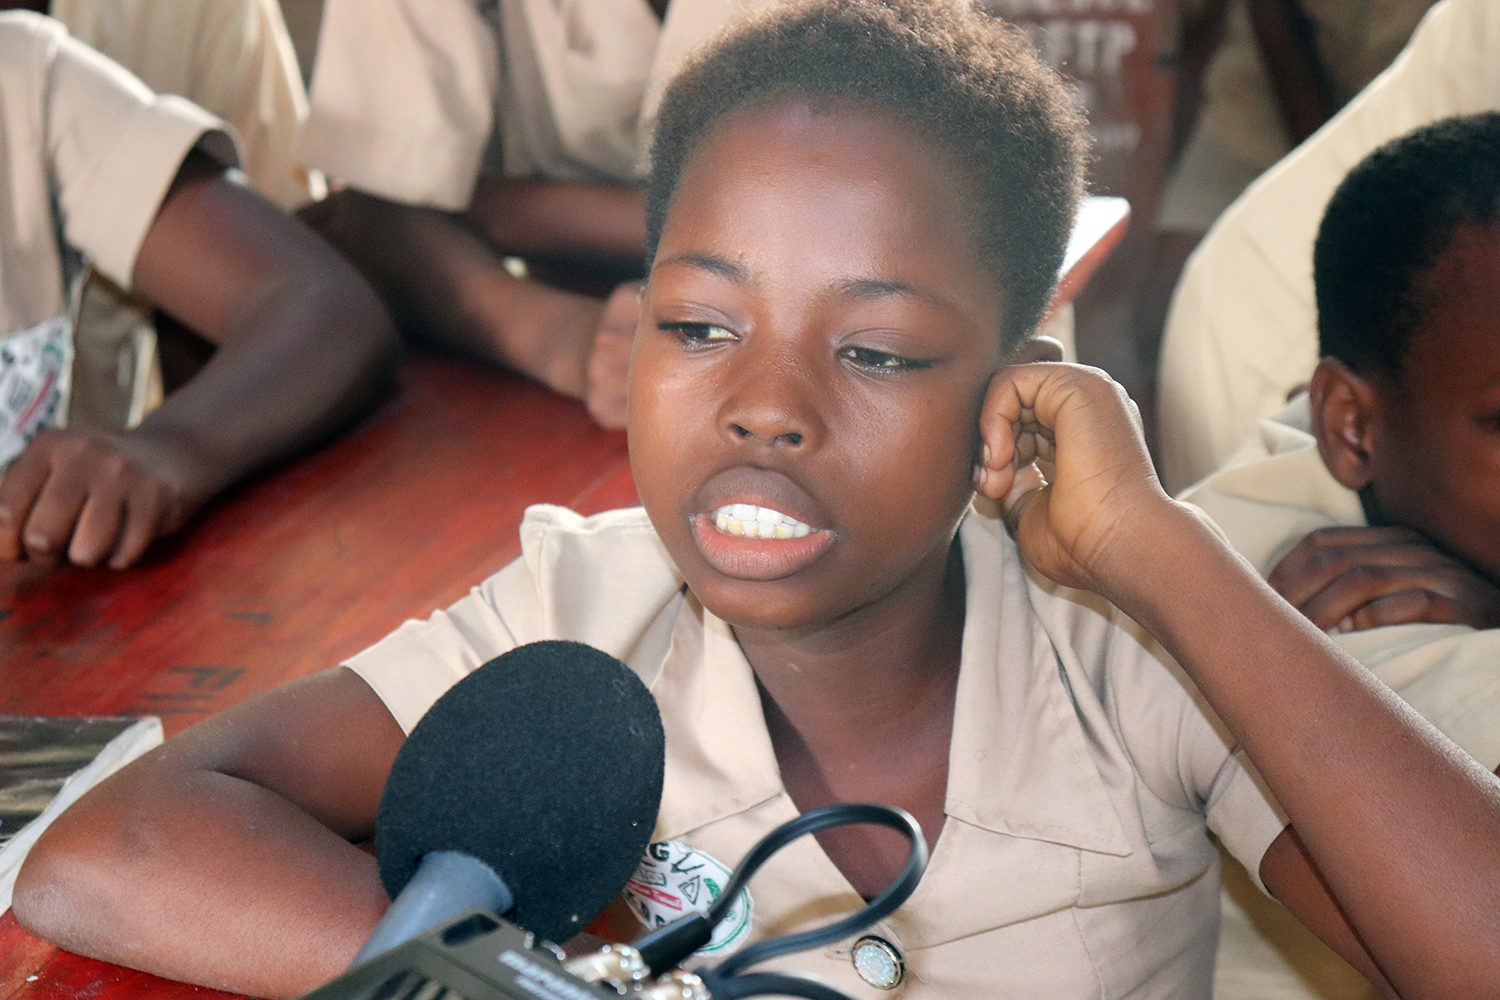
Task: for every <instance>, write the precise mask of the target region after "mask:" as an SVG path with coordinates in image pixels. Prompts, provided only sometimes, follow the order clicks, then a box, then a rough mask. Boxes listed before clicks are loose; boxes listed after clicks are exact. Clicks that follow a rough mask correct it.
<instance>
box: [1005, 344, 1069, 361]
mask: <svg viewBox="0 0 1500 1000" xmlns="http://www.w3.org/2000/svg"><path fill="white" fill-rule="evenodd" d="M1062 359H1063V345H1062V341H1060V340H1057V339H1055V338H1053V337H1031V338H1029V339H1027V340H1023V341H1021V343H1020V344H1018V345H1016V349H1015V351H1013V352H1012V353H1011V356H1010V364H1013V365H1029V364H1031V363H1032V362H1034V361H1061V360H1062Z"/></svg>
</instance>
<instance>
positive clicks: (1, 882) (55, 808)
mask: <svg viewBox="0 0 1500 1000" xmlns="http://www.w3.org/2000/svg"><path fill="white" fill-rule="evenodd" d="M7 719H8V720H10V721H11V722H15V723H18V724H23V725H24V724H25V723H26V722H27V721H28V720H27V719H25V718H17V717H13V716H0V725H3V724H4V722H5V720H7ZM32 721H36V722H39V723H49V722H60V721H64V720H54V719H46V718H38V719H35V720H32ZM161 742H162V728H161V720H160V719H158V718H157V717H156V716H154V715H147V716H143V717H141V718H139V719H136V720H135V721H134V723H133V724H131V725H130V726H128V727H127V728H126V729H124V730H123V731H122V732H120V734H119V735H117V736H115V737H114V738H113V739H111V740H110V741H109V742H108V743H106V744H105V745H104V748H103V749H102V750H100V751H99V752H98V753H96V754H95V755H94V757H93V759H92V760H90V761H89V762H88V763H87V764H85V765H84V766H83V767H80V768H79V769H78V770H76V771H74V772H73V773H72V774H71V775H69V776H68V779H67V781H65V782H63V785H62V787H61V788H60V789H58V791H57V794H56V795H55V796H54V797H53V799H52V801H51V802H49V803H47V807H46V808H45V809H43V810H42V811H41V813H40V814H39V815H38V816H37V817H36V818H35V819H33V820H31V821H29V822H28V823H27V824H26V825H25V826H23V827H22V828H21V829H20V830H19V831H17V833H16V834H15V836H13V837H10V839H9V840H6V841H5V842H4V845H5V846H3V847H0V913H4V912H5V911H6V910H8V909H10V896H11V890H12V889H13V888H14V887H15V884H16V873H17V872H18V871H20V870H21V862H22V861H25V860H26V854H27V852H28V851H30V850H31V846H32V845H33V844H35V843H36V842H37V839H38V838H39V837H41V835H42V831H44V830H46V829H47V827H48V826H50V825H51V823H52V821H53V820H55V819H56V818H57V817H58V816H60V815H61V814H62V812H63V810H64V809H66V808H68V806H70V805H72V804H73V803H74V802H76V801H78V799H79V797H80V796H82V795H83V793H84V792H86V791H88V790H89V789H90V788H93V787H94V786H95V785H97V784H99V782H101V781H103V780H104V779H105V778H107V777H109V776H110V775H111V774H114V773H115V772H116V771H118V770H119V769H120V768H122V767H124V766H125V765H126V764H128V763H130V762H131V761H133V760H135V759H136V758H137V757H139V756H140V755H141V754H143V753H145V752H146V751H147V750H150V749H151V748H152V747H155V746H158V745H160V744H161ZM97 745H98V744H97V743H96V744H95V746H97Z"/></svg>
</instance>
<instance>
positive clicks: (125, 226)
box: [44, 29, 237, 288]
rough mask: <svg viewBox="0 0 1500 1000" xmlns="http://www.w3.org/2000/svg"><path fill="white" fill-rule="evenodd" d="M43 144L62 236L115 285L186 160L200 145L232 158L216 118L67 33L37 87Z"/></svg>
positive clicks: (125, 275)
mask: <svg viewBox="0 0 1500 1000" xmlns="http://www.w3.org/2000/svg"><path fill="white" fill-rule="evenodd" d="M44 117H45V121H46V129H47V140H46V151H47V156H48V160H49V162H50V164H51V166H52V172H53V183H54V186H55V191H56V197H57V202H58V206H59V208H60V210H61V216H62V219H61V221H62V229H63V233H64V235H65V237H66V238H67V241H68V242H69V243H70V244H72V245H73V246H74V247H77V248H78V249H79V250H80V251H82V252H83V253H84V254H85V255H86V256H87V257H89V258H90V259H91V260H92V261H93V263H94V265H95V266H96V267H97V268H98V269H99V270H100V271H102V272H104V273H105V274H106V275H107V276H108V277H109V278H110V279H111V280H113V281H114V282H115V283H116V284H118V285H121V286H122V287H126V288H128V287H130V285H131V280H132V277H133V274H134V271H135V259H136V255H137V254H138V253H139V252H140V248H141V244H142V243H143V242H144V241H145V238H146V233H147V232H148V231H149V230H150V228H151V224H152V222H153V221H154V220H155V218H156V212H157V209H158V208H159V207H160V206H161V202H162V199H163V198H164V197H165V196H166V193H167V189H168V188H169V187H170V186H171V183H172V180H173V178H174V177H176V176H177V171H178V168H179V167H181V165H182V160H183V158H184V157H185V156H186V155H187V154H188V152H189V150H191V149H192V148H193V147H194V146H195V145H202V147H203V148H204V149H205V151H207V152H209V153H210V155H213V156H214V157H215V158H216V159H219V160H220V161H222V162H224V163H225V164H226V165H233V164H235V163H236V162H237V155H236V153H235V150H234V145H233V142H232V141H231V140H230V138H229V136H228V135H227V134H226V133H224V132H223V131H221V129H222V123H221V122H220V121H219V120H218V119H217V118H215V117H214V116H213V115H211V114H209V113H208V112H206V111H204V110H203V109H202V108H199V107H198V106H196V105H194V104H192V103H190V102H188V101H186V100H184V99H183V98H181V97H176V96H172V95H162V96H158V95H156V94H153V93H152V92H151V91H150V90H149V89H148V88H147V87H146V86H145V84H143V83H141V82H140V81H139V80H137V79H136V78H135V77H133V76H131V75H130V73H128V72H127V71H126V70H124V69H122V68H121V67H120V66H118V65H117V64H115V63H113V62H111V61H109V60H108V59H106V58H105V57H104V56H102V55H100V54H99V53H97V52H95V51H93V50H92V49H89V48H88V47H86V46H84V45H82V44H81V43H79V42H77V41H75V40H73V39H72V38H70V37H68V36H67V35H65V34H62V33H61V30H60V29H59V33H58V34H57V36H56V43H55V47H54V48H53V51H52V55H51V59H50V60H49V62H48V66H47V83H46V88H45V92H44Z"/></svg>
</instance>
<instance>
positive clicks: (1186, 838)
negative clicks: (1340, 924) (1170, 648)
mask: <svg viewBox="0 0 1500 1000" xmlns="http://www.w3.org/2000/svg"><path fill="white" fill-rule="evenodd" d="M959 538H960V544H961V546H962V549H963V558H964V571H965V574H966V579H967V602H968V603H967V609H966V618H965V626H964V637H963V654H962V656H963V658H962V664H961V667H960V672H959V681H958V697H957V708H956V714H955V717H954V723H953V741H952V747H951V751H950V758H949V774H948V786H947V801H946V805H945V811H946V814H947V819H946V822H945V825H944V827H943V830H942V833H941V836H940V837H939V839H938V841H937V846H936V849H935V851H934V852H933V855H932V860H931V863H930V865H929V866H928V868H927V872H926V875H925V876H924V877H923V879H922V882H921V884H920V885H919V886H918V888H917V890H916V893H915V894H914V895H913V896H912V897H911V899H910V900H908V901H907V902H906V903H905V904H904V905H903V906H902V907H901V908H900V909H899V910H898V911H897V912H896V913H894V914H892V915H891V916H890V917H889V918H887V919H886V920H884V921H882V922H881V924H879V925H877V927H876V928H874V929H873V930H872V932H871V933H874V934H876V935H877V936H879V937H881V938H883V939H884V940H886V941H887V942H889V943H890V944H891V945H892V946H893V947H894V948H895V949H896V950H897V951H899V953H900V954H901V955H902V957H903V958H904V961H905V965H906V979H905V982H904V983H903V984H902V985H901V986H899V987H897V988H896V990H895V991H893V992H890V993H885V992H882V991H880V990H877V989H875V988H873V987H872V986H870V985H868V984H866V983H865V982H864V981H863V980H862V979H861V978H860V977H859V975H858V974H857V973H856V971H855V969H854V966H853V964H852V962H851V959H850V945H851V942H848V941H844V942H840V943H838V944H837V945H835V946H832V947H829V948H826V949H823V950H820V951H815V952H812V953H803V954H799V955H792V956H788V957H786V958H783V959H779V960H777V961H775V962H772V963H768V964H769V965H770V966H771V967H774V968H779V969H782V970H788V971H800V972H805V973H813V974H816V975H820V976H823V977H825V978H827V979H829V980H832V981H833V982H834V983H836V984H837V985H838V986H839V987H840V988H842V989H844V990H846V991H848V992H849V993H851V994H852V995H853V996H855V997H865V998H875V997H879V996H910V997H913V998H938V997H945V998H950V997H951V998H961V997H984V996H993V997H1023V998H1042V997H1045V998H1048V1000H1068V998H1082V997H1093V998H1106V997H1107V998H1110V1000H1125V998H1153V1000H1161V998H1168V997H1172V998H1183V1000H1188V998H1192V1000H1202V998H1203V997H1205V996H1207V995H1208V990H1209V988H1210V981H1211V978H1212V960H1213V949H1214V941H1215V934H1216V930H1217V921H1218V912H1219V904H1218V895H1219V889H1218V871H1217V868H1218V865H1217V855H1216V853H1215V851H1214V848H1213V847H1212V846H1211V845H1210V842H1209V840H1208V838H1207V836H1206V828H1207V827H1212V828H1213V829H1215V830H1217V831H1218V832H1219V834H1220V835H1221V836H1222V837H1223V838H1224V839H1225V841H1226V842H1227V843H1229V844H1230V845H1231V847H1232V848H1233V850H1234V851H1235V853H1236V855H1237V856H1238V857H1240V858H1242V859H1243V860H1244V861H1245V863H1246V864H1247V865H1248V866H1249V867H1250V868H1252V869H1257V868H1258V867H1259V862H1260V858H1261V855H1262V854H1263V853H1264V851H1265V848H1266V847H1267V846H1268V845H1269V843H1270V842H1271V841H1272V840H1273V839H1274V838H1275V837H1276V836H1277V835H1278V834H1279V833H1280V832H1281V830H1282V829H1283V828H1284V821H1283V819H1282V818H1281V817H1280V816H1279V815H1278V813H1277V811H1276V809H1275V807H1274V806H1273V805H1272V804H1271V803H1270V801H1269V799H1268V797H1267V795H1266V793H1265V792H1264V791H1263V790H1262V788H1261V786H1260V785H1259V784H1258V782H1257V780H1256V779H1255V778H1254V777H1253V774H1252V772H1250V771H1249V770H1248V769H1247V766H1246V765H1243V764H1242V762H1241V759H1240V758H1239V757H1238V756H1237V755H1236V754H1235V752H1234V750H1233V748H1232V747H1231V746H1230V745H1229V741H1228V738H1227V736H1226V735H1225V733H1224V732H1223V730H1222V728H1221V727H1220V726H1219V725H1218V724H1217V722H1216V721H1215V719H1214V717H1213V716H1212V714H1211V713H1210V712H1209V711H1208V710H1207V709H1206V708H1204V707H1203V705H1202V704H1201V702H1200V700H1199V699H1198V697H1197V696H1196V694H1195V692H1194V690H1193V689H1192V687H1191V685H1189V684H1188V683H1187V682H1186V681H1185V680H1184V679H1183V678H1182V676H1181V674H1180V673H1179V671H1178V669H1177V668H1176V666H1175V665H1174V664H1173V663H1172V662H1171V661H1170V660H1169V659H1168V658H1167V657H1166V656H1165V654H1164V653H1162V651H1161V650H1160V648H1159V647H1157V646H1156V645H1155V644H1154V643H1152V642H1151V641H1150V640H1148V639H1146V638H1145V637H1144V636H1143V635H1142V633H1141V631H1140V630H1139V629H1138V628H1137V627H1136V626H1135V625H1134V624H1133V623H1131V622H1130V621H1129V620H1127V619H1125V618H1124V617H1123V616H1121V615H1120V614H1119V612H1117V611H1115V610H1114V609H1113V608H1111V607H1110V606H1109V605H1107V604H1106V603H1104V602H1103V601H1101V600H1100V599H1098V598H1096V597H1094V596H1093V595H1088V594H1080V593H1077V592H1073V591H1068V590H1066V589H1063V588H1059V587H1056V586H1055V585H1052V584H1049V583H1046V582H1044V581H1041V580H1039V579H1035V578H1032V577H1030V576H1028V573H1027V571H1026V570H1025V569H1024V568H1023V566H1022V564H1021V561H1020V558H1019V556H1018V555H1017V552H1016V549H1015V546H1014V544H1013V543H1012V541H1011V540H1010V538H1009V536H1008V535H1007V534H1006V533H1005V530H1004V527H1003V525H1002V524H1001V522H1000V521H999V520H998V519H996V518H992V517H988V516H985V515H982V514H980V513H978V512H977V511H973V512H971V513H970V515H969V516H968V517H967V518H966V519H965V521H964V523H963V525H962V526H961V528H960V531H959ZM521 547H522V556H521V558H520V559H518V560H517V561H516V562H514V563H512V564H511V565H509V566H507V567H506V568H505V569H503V570H501V571H500V572H498V573H496V574H495V575H494V576H492V577H490V578H489V579H488V580H486V581H485V582H484V583H482V584H480V585H479V586H478V587H476V588H475V589H474V590H473V591H471V592H470V594H469V596H468V597H466V598H464V599H462V600H460V601H459V602H458V603H456V604H454V605H453V606H452V607H450V608H449V609H448V610H446V611H439V612H436V613H435V614H433V616H432V617H431V618H429V619H427V620H426V621H420V622H419V621H411V622H407V623H406V624H404V625H402V626H401V627H400V628H399V629H397V630H396V631H395V632H394V633H392V634H391V635H390V636H389V637H387V638H386V639H384V640H382V641H381V642H380V643H378V644H376V645H375V646H373V647H371V648H370V649H368V650H366V651H365V652H363V653H361V654H359V655H358V656H356V657H354V658H353V659H351V660H350V661H348V663H347V666H349V667H351V668H352V669H353V670H354V671H355V672H357V673H358V674H359V675H360V676H361V677H363V678H364V679H365V680H366V681H367V682H369V684H370V685H371V687H372V688H374V690H375V691H376V692H377V693H378V694H379V695H380V697H381V698H382V699H383V700H384V702H385V704H386V706H387V707H388V708H389V709H390V711H391V713H392V715H394V716H395V718H396V720H397V721H398V722H399V723H400V724H401V726H402V727H403V728H405V729H407V730H410V729H411V727H412V726H413V725H414V724H415V723H416V722H417V720H418V719H419V718H420V717H421V716H422V714H423V712H425V711H426V709H427V708H428V706H429V705H431V704H432V702H433V701H434V700H435V699H437V698H438V697H439V696H440V695H441V694H442V693H443V692H444V691H445V690H447V688H448V687H449V686H450V685H452V684H453V683H454V682H455V681H457V680H458V679H459V678H461V677H462V676H464V675H465V674H467V673H468V672H469V671H472V670H474V669H475V668H476V667H478V666H480V665H481V664H483V663H484V662H486V661H487V660H489V659H490V658H492V657H494V656H497V655H499V654H500V653H503V652H505V651H507V650H509V649H512V648H514V647H515V646H518V645H520V644H523V643H527V642H532V641H536V640H541V639H556V638H565V639H573V640H577V641H581V642H585V643H588V644H590V645H593V646H596V647H598V648H600V649H603V650H605V651H606V652H609V653H611V654H613V655H615V656H617V657H619V658H621V659H622V660H624V661H625V662H626V663H627V664H628V665H629V666H630V668H631V669H633V670H634V671H635V672H636V673H637V674H639V675H640V677H641V679H642V680H643V681H644V682H645V683H646V684H647V685H648V686H649V688H650V689H651V692H652V694H653V695H654V696H655V698H656V701H657V704H658V705H659V706H660V708H661V714H662V719H663V722H664V725H665V729H666V738H667V759H666V777H665V789H664V791H663V794H662V803H661V812H660V814H659V816H658V818H657V822H656V828H655V833H654V838H653V839H654V840H655V841H656V842H659V843H660V842H676V844H678V845H681V846H680V847H678V848H676V849H678V850H692V851H695V852H698V853H699V854H701V855H704V856H707V857H709V858H712V859H713V860H715V861H717V862H718V863H720V864H721V865H722V866H724V867H725V868H726V869H728V868H733V867H734V866H735V865H736V864H737V863H738V862H739V861H740V859H741V858H742V857H743V856H744V854H745V853H746V852H747V851H748V850H749V849H750V848H751V846H752V845H754V843H755V842H756V841H757V840H758V839H759V838H760V837H762V836H763V835H765V834H766V833H768V832H769V831H770V830H772V829H773V828H774V827H775V826H777V825H778V824H780V823H782V822H784V821H786V820H789V819H791V818H792V817H793V816H795V815H796V814H797V809H796V806H795V805H794V804H793V803H792V801H791V799H790V798H789V797H788V795H787V792H786V790H785V789H784V788H783V787H782V784H781V779H780V772H779V770H778V767H777V763H776V757H775V753H774V751H773V749H772V746H771V740H770V737H769V735H768V734H767V732H766V726H765V720H764V717H763V715H762V712H761V706H760V699H759V696H758V695H757V693H756V684H755V678H754V674H753V673H752V671H751V668H750V665H749V664H748V663H747V662H746V660H745V657H744V655H743V654H742V652H741V651H740V648H739V645H738V644H737V643H736V641H735V638H734V634H733V632H732V630H731V629H730V627H729V626H728V625H727V624H725V623H724V622H723V621H721V620H719V619H717V618H715V617H714V615H713V614H712V613H711V612H709V611H707V610H706V609H704V608H703V607H702V606H701V605H699V604H698V603H697V601H696V600H695V599H694V598H693V596H692V595H691V594H690V593H687V592H686V591H685V589H684V587H683V585H682V581H681V578H680V576H679V575H678V574H677V571H676V569H675V568H674V566H673V565H672V563H671V561H670V559H669V558H668V556H667V554H666V552H665V550H664V549H663V547H662V545H661V542H660V540H659V539H658V537H657V535H656V533H655V531H654V530H653V529H652V527H651V524H650V522H649V521H648V520H647V518H646V515H645V513H644V512H643V511H641V510H640V509H633V510H622V511H612V512H609V513H606V514H602V515H599V516H597V517H592V518H587V519H585V518H582V517H580V516H579V515H577V514H574V513H572V512H571V511H567V510H563V509H561V508H557V507H533V508H531V509H530V510H529V511H528V512H527V515H526V518H525V521H524V522H523V523H522V526H521ZM648 853H649V852H648ZM584 860H585V859H580V863H583V862H584ZM627 895H628V890H627ZM749 895H750V898H751V902H750V906H749V910H750V920H749V922H748V923H749V926H748V928H747V931H746V933H745V935H744V937H743V939H742V940H740V941H738V942H736V943H735V946H736V947H738V946H743V944H744V943H745V942H746V941H751V940H757V939H764V938H766V937H770V936H775V935H780V934H784V933H787V932H791V931H793V930H798V929H806V928H807V927H808V926H810V925H812V924H817V923H826V922H827V921H828V919H830V917H832V916H834V915H836V914H843V913H849V912H853V911H854V910H856V909H858V908H859V907H860V906H862V905H863V904H862V901H861V900H860V898H859V897H858V895H857V894H856V893H855V892H854V890H853V889H852V888H851V887H850V886H849V884H848V883H847V882H846V881H845V879H844V878H843V876H842V875H841V874H840V873H839V872H838V870H837V869H836V868H835V867H834V866H833V864H832V862H830V861H829V859H828V858H827V856H826V855H824V853H823V852H822V850H821V849H820V848H819V847H818V845H817V842H816V841H815V840H813V839H811V838H805V839H802V840H798V841H796V842H794V843H793V844H792V845H791V846H790V847H789V848H788V849H786V850H785V851H784V852H782V853H781V854H778V855H777V857H776V859H775V860H774V861H773V862H771V863H770V864H769V865H767V867H766V868H765V869H764V870H763V871H762V872H761V873H760V874H759V875H757V876H756V878H755V879H753V880H752V881H751V883H750V886H749ZM700 898H702V897H700ZM706 903H707V900H706V899H703V905H705V906H706Z"/></svg>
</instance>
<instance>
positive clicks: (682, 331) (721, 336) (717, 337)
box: [656, 323, 736, 344]
mask: <svg viewBox="0 0 1500 1000" xmlns="http://www.w3.org/2000/svg"><path fill="white" fill-rule="evenodd" d="M656 328H657V329H658V330H662V331H665V332H667V333H675V334H677V335H678V336H679V337H681V338H682V339H683V340H685V341H687V342H689V343H692V344H711V343H717V342H719V341H725V340H735V339H736V337H735V335H734V331H733V330H730V329H729V328H728V327H723V326H715V325H714V324H712V323H658V324H656Z"/></svg>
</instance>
